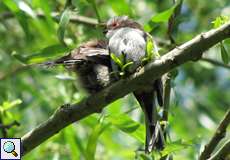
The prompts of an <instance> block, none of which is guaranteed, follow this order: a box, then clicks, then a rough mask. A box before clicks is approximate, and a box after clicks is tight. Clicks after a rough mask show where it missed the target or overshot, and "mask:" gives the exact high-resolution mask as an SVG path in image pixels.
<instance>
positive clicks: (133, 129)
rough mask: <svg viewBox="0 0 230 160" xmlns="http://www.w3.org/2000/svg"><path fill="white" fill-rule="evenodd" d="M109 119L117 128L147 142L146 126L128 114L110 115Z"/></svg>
mask: <svg viewBox="0 0 230 160" xmlns="http://www.w3.org/2000/svg"><path fill="white" fill-rule="evenodd" d="M108 120H109V122H111V123H112V125H114V126H115V127H116V128H118V129H120V130H121V131H123V132H125V133H127V134H128V135H130V136H132V137H134V138H135V139H137V140H138V141H140V142H142V143H145V136H144V133H145V127H144V126H143V125H142V124H140V123H138V122H136V121H134V120H132V119H131V118H130V117H129V116H128V115H127V114H120V115H118V116H113V115H109V116H108Z"/></svg>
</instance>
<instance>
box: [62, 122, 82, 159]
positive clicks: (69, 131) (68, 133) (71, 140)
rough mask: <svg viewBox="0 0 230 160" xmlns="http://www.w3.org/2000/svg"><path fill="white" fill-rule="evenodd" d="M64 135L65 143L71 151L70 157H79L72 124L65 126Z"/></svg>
mask: <svg viewBox="0 0 230 160" xmlns="http://www.w3.org/2000/svg"><path fill="white" fill-rule="evenodd" d="M64 136H65V140H66V142H67V144H68V145H69V146H70V147H69V148H70V152H71V159H72V160H75V159H79V158H80V153H79V149H78V147H77V144H76V139H75V131H74V128H73V126H69V127H67V128H65V130H64Z"/></svg>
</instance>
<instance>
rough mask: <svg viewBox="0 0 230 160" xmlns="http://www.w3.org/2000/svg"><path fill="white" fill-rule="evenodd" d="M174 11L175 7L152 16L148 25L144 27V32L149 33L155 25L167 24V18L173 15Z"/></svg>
mask: <svg viewBox="0 0 230 160" xmlns="http://www.w3.org/2000/svg"><path fill="white" fill-rule="evenodd" d="M174 9H175V6H173V7H171V8H169V9H167V10H165V11H163V12H161V13H158V14H157V15H155V16H153V17H152V18H151V20H150V21H149V22H148V24H146V25H145V26H144V29H145V31H147V32H150V31H151V30H152V29H153V28H154V26H155V24H156V23H161V22H168V20H169V18H170V17H171V15H172V14H173V11H174Z"/></svg>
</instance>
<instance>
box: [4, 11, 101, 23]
mask: <svg viewBox="0 0 230 160" xmlns="http://www.w3.org/2000/svg"><path fill="white" fill-rule="evenodd" d="M37 16H38V17H39V18H45V15H44V13H42V12H38V13H37ZM13 17H14V15H13V14H12V13H11V12H5V13H2V14H0V21H1V20H5V19H9V18H13ZM51 17H52V18H53V19H54V20H55V21H56V22H59V19H60V15H59V13H57V12H52V13H51ZM70 22H73V23H82V24H86V25H90V26H96V25H98V24H99V23H98V21H97V19H94V18H90V17H85V16H80V15H71V16H70Z"/></svg>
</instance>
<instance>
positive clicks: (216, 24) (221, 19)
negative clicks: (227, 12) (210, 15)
mask: <svg viewBox="0 0 230 160" xmlns="http://www.w3.org/2000/svg"><path fill="white" fill-rule="evenodd" d="M229 20H230V18H229V17H228V16H219V17H216V19H215V20H214V21H212V24H213V28H218V27H220V26H221V25H223V24H225V23H227V22H229Z"/></svg>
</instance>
